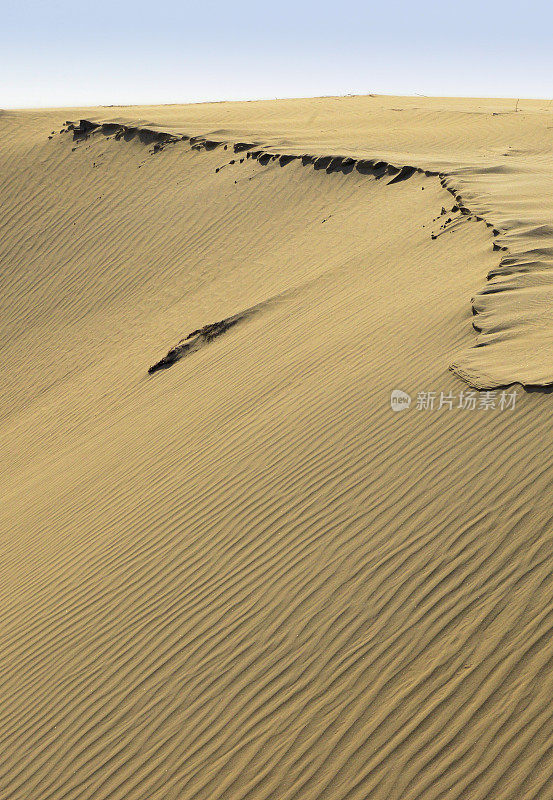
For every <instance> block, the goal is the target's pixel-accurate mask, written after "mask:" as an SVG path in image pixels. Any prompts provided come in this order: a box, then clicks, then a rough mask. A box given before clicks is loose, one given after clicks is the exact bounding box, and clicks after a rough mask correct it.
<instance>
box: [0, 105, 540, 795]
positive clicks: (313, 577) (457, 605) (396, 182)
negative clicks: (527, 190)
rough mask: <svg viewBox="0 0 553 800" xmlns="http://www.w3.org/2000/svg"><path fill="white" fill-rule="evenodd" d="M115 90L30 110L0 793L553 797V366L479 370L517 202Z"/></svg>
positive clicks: (22, 123) (19, 127) (9, 135)
mask: <svg viewBox="0 0 553 800" xmlns="http://www.w3.org/2000/svg"><path fill="white" fill-rule="evenodd" d="M320 102H322V101H320ZM273 105H274V107H275V109H274V114H275V115H277V116H278V108H279V106H278V103H275V104H273ZM130 111H133V110H129V112H130ZM101 113H102V112H99V110H97V111H96V115H94V114H91V113H88V112H86V111H85V110H76V111H72V112H60V111H48V112H17V113H14V112H6V113H5V114H3V115H2V117H1V118H0V153H1V154H2V157H1V159H0V187H1V189H0V192H1V194H0V200H1V203H2V215H1V216H0V263H1V264H2V280H3V293H2V294H3V300H4V302H3V309H2V332H3V335H2V337H1V346H2V355H3V364H4V379H3V385H2V392H1V404H0V415H1V420H2V425H1V428H0V450H1V459H2V463H3V464H4V465H7V466H8V469H6V470H5V475H4V480H3V488H4V491H3V498H2V500H1V502H0V530H1V531H2V539H1V550H0V565H1V574H2V581H1V582H0V587H1V593H2V609H3V613H2V615H1V625H2V642H3V647H2V650H1V652H0V675H1V677H2V680H1V682H0V685H1V687H2V688H1V689H0V692H1V695H2V700H1V703H0V708H1V709H2V710H1V714H0V751H1V752H2V753H3V758H2V759H1V763H0V797H2V798H10V799H12V798H18V799H19V798H26V800H27V799H28V798H33V800H34V798H37V800H38V798H40V800H45V799H47V798H52V799H53V798H64V800H65V799H66V798H75V800H76V798H79V800H80V799H81V798H94V799H95V800H100V798H102V799H104V798H106V799H107V798H110V800H113V799H114V798H115V799H117V798H121V799H122V798H133V799H134V798H136V800H139V799H140V800H142V799H143V800H146V798H148V799H152V798H153V799H154V800H158V799H159V800H161V798H163V800H166V799H168V798H171V800H176V798H179V800H180V799H181V798H194V799H195V800H196V799H197V798H205V799H206V800H207V798H228V799H230V798H232V800H235V799H236V800H237V799H238V798H251V800H254V799H255V800H258V799H261V798H267V799H268V798H279V800H280V799H281V798H282V799H283V800H292V798H302V800H311V799H313V800H315V798H316V799H317V800H319V799H320V798H329V799H332V800H338V798H348V800H353V799H357V798H359V800H360V799H361V798H368V797H371V798H378V799H379V800H380V799H382V800H384V798H386V800H388V799H389V798H394V799H395V800H406V799H407V800H409V799H410V798H413V800H414V798H417V800H418V799H419V798H425V799H427V798H428V799H430V798H433V799H435V800H438V798H445V797H447V798H467V797H470V798H482V799H483V798H489V797H494V798H513V800H515V798H517V800H519V799H520V798H537V797H540V798H548V797H553V761H552V759H551V748H552V746H553V717H552V714H551V711H550V708H549V698H550V696H551V691H552V690H553V666H552V659H553V628H552V626H553V580H552V578H551V575H552V574H553V544H552V537H551V515H552V512H551V503H550V502H549V500H550V486H551V480H552V477H553V473H552V461H553V456H552V455H551V454H552V453H553V448H552V444H553V442H552V439H553V435H552V434H551V432H550V426H549V424H548V423H549V405H550V397H549V395H548V394H547V393H538V392H528V393H523V392H522V391H521V390H520V389H519V390H518V399H517V402H516V406H515V408H514V409H513V408H506V409H503V410H502V409H501V408H500V406H499V397H500V393H499V392H498V393H497V396H496V397H495V402H494V407H488V408H486V407H485V404H482V397H483V395H478V393H476V395H475V402H476V401H477V403H478V405H477V407H476V408H475V409H471V408H470V406H469V407H468V408H458V407H457V405H458V402H459V399H460V398H461V397H462V393H463V394H465V393H466V392H467V391H468V387H467V384H466V383H465V382H464V381H462V380H461V379H460V378H459V377H458V376H457V375H456V374H454V373H453V372H452V371H451V370H450V369H449V365H450V363H451V358H452V354H453V353H456V352H463V351H466V352H471V347H472V345H473V344H474V338H475V335H474V331H473V329H472V322H473V314H472V310H471V306H470V302H467V298H470V297H471V293H473V291H474V288H475V287H478V286H479V285H480V284H481V282H482V280H483V278H484V276H485V275H486V273H488V272H493V271H494V270H496V269H497V268H498V266H499V265H500V264H501V263H502V258H503V257H504V254H505V251H500V250H494V248H493V245H494V242H497V239H498V236H497V235H496V236H494V235H493V229H492V228H491V227H489V226H488V225H487V224H486V222H488V223H489V222H490V221H489V220H488V219H487V218H484V214H483V213H477V212H478V209H477V210H476V212H473V213H462V210H461V209H460V208H456V205H457V203H456V198H455V197H454V196H452V193H451V191H448V189H447V186H444V185H443V184H444V183H445V184H447V180H446V179H445V178H444V177H443V176H444V175H445V170H444V169H442V167H440V168H437V169H432V165H430V164H424V163H423V162H422V161H421V164H422V166H421V169H422V170H423V171H422V172H421V171H411V170H407V171H404V172H403V173H399V172H397V170H394V169H393V168H392V169H390V168H389V166H388V165H395V166H396V167H398V168H399V167H401V166H404V165H405V164H408V165H415V164H418V163H419V160H418V159H417V158H416V157H415V156H416V153H414V154H413V153H412V154H411V158H410V159H405V160H402V159H398V158H395V159H394V158H390V159H389V160H386V161H385V163H384V164H383V165H380V166H379V165H378V163H377V159H374V160H373V161H371V159H370V158H369V157H368V156H367V158H366V159H364V161H366V162H368V161H371V163H364V164H362V165H361V167H359V165H354V164H352V163H350V162H344V161H343V160H342V159H341V160H340V161H339V163H337V162H335V163H333V164H332V163H331V162H330V161H329V160H327V161H323V162H319V163H313V159H301V158H296V159H289V158H282V157H281V156H282V155H283V154H288V155H299V154H301V152H298V153H295V152H294V151H295V149H296V148H295V147H294V146H293V145H292V144H290V143H289V144H288V146H286V147H279V148H277V147H275V148H273V149H274V153H275V154H276V155H278V157H276V158H270V157H269V156H265V155H264V154H265V153H268V152H269V150H270V148H269V143H268V141H267V142H265V143H263V142H261V141H259V139H260V138H261V134H259V136H258V137H257V138H256V136H257V134H258V133H259V131H258V130H256V129H255V126H254V125H253V124H252V125H251V129H250V130H249V131H248V130H247V125H246V123H244V126H243V128H242V129H241V130H238V127H237V128H236V137H235V138H232V137H231V136H229V135H228V134H229V131H230V128H231V125H230V123H228V120H227V119H226V117H227V115H230V116H232V114H235V113H237V112H236V110H235V109H234V106H232V105H227V104H224V105H222V106H221V108H220V121H219V124H218V130H219V131H222V132H223V133H221V135H220V137H219V139H217V137H215V136H209V135H208V131H207V130H206V129H204V130H203V131H199V130H194V129H190V131H189V134H186V135H189V136H192V137H193V139H192V141H190V139H182V136H183V135H185V134H184V133H179V135H178V136H177V135H176V134H175V133H174V132H173V133H171V135H170V137H169V138H167V137H166V136H161V137H160V136H158V135H157V133H158V132H159V131H158V132H156V130H155V127H153V126H150V129H151V130H154V134H148V133H147V132H146V133H145V132H144V128H148V127H149V126H148V125H142V124H141V125H138V126H136V127H137V129H138V131H135V132H127V133H126V134H125V135H124V134H120V129H119V128H118V127H117V124H116V125H114V126H113V127H111V128H110V127H108V128H107V129H106V128H105V129H103V130H99V129H96V130H93V131H92V130H91V131H89V132H85V133H84V134H83V135H81V134H80V133H78V132H77V135H76V136H75V131H71V130H68V129H67V125H66V121H67V120H77V119H79V118H81V119H93V118H95V119H97V118H99V116H100V115H101ZM183 113H184V112H183ZM197 113H207V111H205V112H203V111H202V109H201V108H200V109H199V111H198V112H197ZM209 113H212V114H214V113H215V112H214V111H213V109H211V110H209ZM116 117H117V115H116V114H114V119H115V118H116ZM117 119H119V117H117ZM268 119H269V122H271V124H276V123H275V122H274V117H272V118H271V117H268ZM118 124H119V123H118ZM268 124H269V123H268ZM335 124H336V125H337V122H336V123H335ZM129 125H130V123H129ZM163 125H164V120H163V119H162V117H161V116H160V123H159V126H160V129H161V128H163ZM78 127H79V129H80V128H81V127H82V126H78ZM166 127H167V126H166ZM212 128H213V130H215V125H213V126H212ZM62 130H63V132H62V133H60V131H62ZM447 130H448V129H447V127H446V131H447ZM53 131H55V133H53ZM141 131H142V133H141ZM165 132H167V131H165ZM162 133H163V131H162ZM200 134H201V135H200ZM239 134H240V135H239ZM248 134H249V135H248ZM49 136H51V138H48V137H49ZM74 136H75V138H74ZM196 136H200V139H199V140H195V138H194V137H196ZM173 139H175V140H173ZM206 139H207V140H208V142H211V141H212V142H214V143H215V142H217V141H221V142H222V143H221V144H219V145H218V146H215V144H213V145H211V144H209V143H207V144H206ZM324 139H325V137H324V136H322V137H321V141H320V142H319V148H318V150H315V149H314V148H305V147H304V148H302V143H301V142H299V144H298V145H297V149H298V150H300V151H301V150H302V149H303V154H305V153H312V154H313V152H314V153H315V154H319V155H322V156H324V155H325V147H326V144H325V141H324ZM444 141H446V142H447V136H445V134H444ZM237 143H243V144H244V145H253V147H251V148H249V149H245V148H242V147H238V148H235V147H234V145H235V144H237ZM338 144H340V143H339V142H338ZM336 149H337V150H338V151H339V152H341V151H342V149H343V148H339V147H337V148H336ZM235 150H237V152H235ZM252 153H253V154H254V155H252ZM256 153H257V156H256V155H255V154H256ZM248 154H249V155H248ZM326 154H327V155H328V153H326ZM343 155H344V156H345V157H346V158H347V157H351V158H354V156H353V155H348V153H347V152H345V153H343ZM362 160H363V159H362ZM425 169H426V171H427V172H430V173H434V172H436V173H439V174H428V175H427V174H425V172H424V170H425ZM440 176H442V177H440ZM455 191H456V192H457V193H458V191H457V190H455ZM469 207H470V206H467V207H466V209H465V210H467V209H468V208H469ZM443 212H445V213H443ZM491 213H492V215H493V212H491ZM448 220H449V221H448ZM494 313H495V312H494ZM477 316H479V315H477ZM225 320H226V321H227V322H228V321H229V320H232V321H233V322H234V323H235V324H232V325H227V324H224V325H222V326H217V325H215V324H216V323H219V322H223V321H225ZM213 325H215V327H206V326H213ZM189 335H190V338H186V337H188V336H189ZM502 341H506V340H502ZM187 343H190V344H191V346H190V347H188V346H186V345H187ZM183 345H185V347H184V348H183V347H182V346H183ZM174 348H180V349H179V350H178V353H177V356H178V357H175V358H174V359H173V358H170V359H169V361H170V362H171V363H169V364H166V365H165V366H167V368H165V369H158V370H155V371H154V372H152V373H148V369H149V368H150V367H151V366H152V365H154V364H156V363H158V362H159V361H160V360H162V359H163V358H164V357H165V356H166V355H167V354H168V353H169V352H172V351H173V350H174ZM483 349H485V348H483ZM478 350H479V348H476V350H473V352H477V351H478ZM463 364H464V366H463V369H465V370H467V371H469V372H470V368H469V367H467V365H466V363H465V362H463ZM491 385H493V381H492V384H491ZM393 389H401V390H403V391H405V392H408V393H409V394H410V395H411V396H412V398H413V402H412V406H411V408H410V409H409V410H408V411H406V412H402V413H395V412H393V411H392V410H391V408H390V393H391V391H392V390H393ZM421 392H434V393H435V394H436V399H435V406H434V408H433V409H424V408H417V405H418V404H417V402H416V398H417V395H418V394H419V393H421ZM440 394H442V403H443V407H442V408H441V409H439V408H438V405H439V398H440ZM448 397H452V398H455V400H454V402H453V400H452V401H451V403H452V406H453V407H452V408H449V406H448V402H447V400H446V401H445V402H444V398H448Z"/></svg>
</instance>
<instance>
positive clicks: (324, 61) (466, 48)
mask: <svg viewBox="0 0 553 800" xmlns="http://www.w3.org/2000/svg"><path fill="white" fill-rule="evenodd" d="M552 39H553V8H552V3H551V2H550V0H548V2H545V1H544V0H529V1H528V2H526V3H525V4H524V5H523V4H520V5H519V4H517V5H514V4H511V3H507V2H496V0H491V2H486V0H482V1H481V2H474V1H473V0H465V2H457V3H453V2H445V1H443V0H442V1H440V2H433V0H421V1H420V2H417V1H416V0H409V2H407V0H387V1H386V0H382V2H379V3H378V4H374V5H371V4H362V3H356V2H353V3H341V4H340V3H333V4H330V3H328V2H318V3H315V2H292V0H281V1H280V2H276V3H259V2H256V3H253V2H251V0H242V2H229V0H226V2H224V3H223V2H220V0H208V2H203V3H193V4H188V3H177V2H173V0H163V1H162V2H159V3H155V2H151V1H150V2H148V3H145V2H143V1H142V0H134V2H128V0H123V2H117V0H113V2H106V0H98V1H97V2H90V1H85V2H79V0H71V2H68V0H49V1H48V2H45V1H43V0H34V2H28V1H26V0H22V1H21V2H10V3H5V2H4V3H3V4H2V5H1V6H0V75H1V78H0V107H3V108H10V107H30V106H58V105H65V106H72V105H98V104H127V103H183V102H193V101H201V100H234V99H253V98H271V97H303V96H311V95H325V94H346V93H350V92H351V93H355V94H367V93H370V92H376V93H383V94H416V93H421V94H429V95H476V96H478V95H480V96H482V95H483V96H507V97H518V96H521V97H551V96H553V55H552V51H553V47H552Z"/></svg>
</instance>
